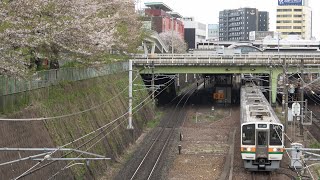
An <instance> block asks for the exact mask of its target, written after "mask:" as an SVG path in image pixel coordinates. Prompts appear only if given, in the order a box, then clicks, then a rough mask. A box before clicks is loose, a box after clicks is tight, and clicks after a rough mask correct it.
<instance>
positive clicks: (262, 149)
mask: <svg viewBox="0 0 320 180" xmlns="http://www.w3.org/2000/svg"><path fill="white" fill-rule="evenodd" d="M256 137H257V138H256V145H257V146H256V160H257V161H258V165H259V168H262V169H264V168H265V166H266V163H267V160H268V148H269V147H268V144H269V143H268V139H269V138H268V137H269V136H268V131H267V130H259V129H257V132H256Z"/></svg>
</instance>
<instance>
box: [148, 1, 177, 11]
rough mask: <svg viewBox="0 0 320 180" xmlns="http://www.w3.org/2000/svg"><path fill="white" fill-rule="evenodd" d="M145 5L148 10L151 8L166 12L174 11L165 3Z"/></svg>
mask: <svg viewBox="0 0 320 180" xmlns="http://www.w3.org/2000/svg"><path fill="white" fill-rule="evenodd" d="M144 5H145V6H146V7H148V8H151V9H160V10H163V11H165V12H169V11H172V9H171V8H170V7H169V6H167V5H166V4H164V3H163V2H146V3H144Z"/></svg>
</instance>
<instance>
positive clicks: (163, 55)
mask: <svg viewBox="0 0 320 180" xmlns="http://www.w3.org/2000/svg"><path fill="white" fill-rule="evenodd" d="M141 56H143V57H145V58H150V59H152V58H155V59H161V58H188V57H192V58H209V57H210V58H216V57H222V58H225V57H235V58H280V59H283V58H315V59H317V58H320V54H318V53H316V54H315V53H300V54H287V53H281V54H277V53H275V54H234V55H225V54H148V55H137V58H139V57H141Z"/></svg>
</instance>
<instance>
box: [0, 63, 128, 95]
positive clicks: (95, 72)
mask: <svg viewBox="0 0 320 180" xmlns="http://www.w3.org/2000/svg"><path fill="white" fill-rule="evenodd" d="M128 69H129V67H128V63H127V62H121V63H114V64H108V65H103V66H99V67H82V68H61V69H57V70H47V71H40V72H37V73H36V74H35V75H34V76H32V77H31V78H30V80H22V79H17V78H12V77H6V76H0V96H5V95H10V94H16V93H20V92H25V91H30V90H34V89H38V88H43V87H48V86H51V85H55V84H58V83H59V82H63V81H79V80H85V79H90V78H94V77H99V76H105V75H108V74H114V73H117V72H123V71H127V70H128Z"/></svg>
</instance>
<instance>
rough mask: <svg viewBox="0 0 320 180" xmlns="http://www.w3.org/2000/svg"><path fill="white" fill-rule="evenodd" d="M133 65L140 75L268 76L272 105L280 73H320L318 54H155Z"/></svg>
mask: <svg viewBox="0 0 320 180" xmlns="http://www.w3.org/2000/svg"><path fill="white" fill-rule="evenodd" d="M133 65H134V66H135V67H137V68H140V69H141V70H140V72H141V74H151V73H152V69H151V68H148V67H152V66H154V69H153V71H154V73H155V74H180V73H186V74H189V73H190V74H191V73H192V74H269V75H270V74H271V76H270V77H271V90H272V91H271V92H272V103H275V102H276V96H277V89H278V77H279V75H280V74H282V73H283V71H284V70H283V69H285V71H286V72H287V74H295V73H300V72H301V69H303V71H304V73H318V74H319V73H320V54H295V55H292V54H283V53H281V54H274V55H270V54H268V55H263V54H258V55H208V54H206V55H201V54H154V55H149V56H148V57H142V56H140V57H139V56H137V57H136V58H135V59H134V60H133Z"/></svg>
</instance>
